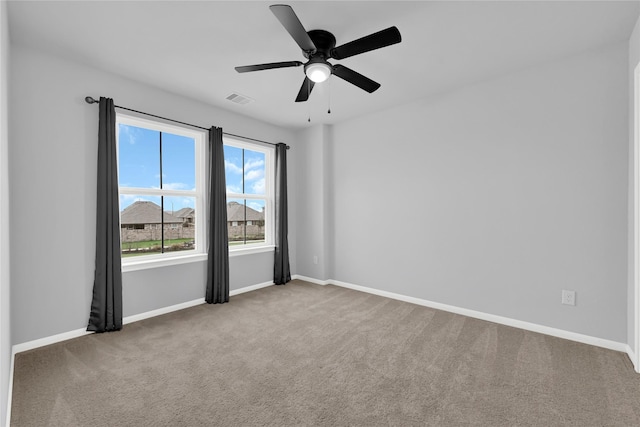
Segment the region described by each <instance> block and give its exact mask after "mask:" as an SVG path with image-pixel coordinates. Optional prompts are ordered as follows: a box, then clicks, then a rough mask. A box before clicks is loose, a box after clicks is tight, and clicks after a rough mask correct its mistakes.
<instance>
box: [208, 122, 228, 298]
mask: <svg viewBox="0 0 640 427" xmlns="http://www.w3.org/2000/svg"><path fill="white" fill-rule="evenodd" d="M209 189H210V195H209V258H208V260H207V294H206V297H205V300H206V301H207V302H208V303H209V304H219V303H225V302H229V236H228V232H227V184H226V180H225V176H224V147H223V145H222V128H217V127H212V128H211V129H210V130H209Z"/></svg>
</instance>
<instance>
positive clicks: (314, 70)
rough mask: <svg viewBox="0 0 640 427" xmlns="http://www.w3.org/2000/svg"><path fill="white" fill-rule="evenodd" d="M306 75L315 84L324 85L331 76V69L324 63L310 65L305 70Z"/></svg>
mask: <svg viewBox="0 0 640 427" xmlns="http://www.w3.org/2000/svg"><path fill="white" fill-rule="evenodd" d="M304 72H305V74H306V75H307V77H308V78H309V80H311V81H312V82H314V83H322V82H323V81H325V80H327V79H328V78H329V76H330V75H331V67H330V66H329V65H328V64H325V63H322V62H316V63H314V64H309V65H307V67H306V68H305V70H304Z"/></svg>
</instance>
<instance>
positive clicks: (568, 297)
mask: <svg viewBox="0 0 640 427" xmlns="http://www.w3.org/2000/svg"><path fill="white" fill-rule="evenodd" d="M562 303H563V304H565V305H576V291H567V290H563V291H562Z"/></svg>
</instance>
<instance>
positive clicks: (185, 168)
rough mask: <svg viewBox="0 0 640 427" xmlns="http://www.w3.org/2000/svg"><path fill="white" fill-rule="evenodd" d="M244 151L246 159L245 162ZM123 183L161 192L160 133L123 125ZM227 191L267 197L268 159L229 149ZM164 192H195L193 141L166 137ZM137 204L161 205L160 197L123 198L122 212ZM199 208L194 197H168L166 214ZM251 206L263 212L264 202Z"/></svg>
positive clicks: (163, 144)
mask: <svg viewBox="0 0 640 427" xmlns="http://www.w3.org/2000/svg"><path fill="white" fill-rule="evenodd" d="M243 151H244V159H243ZM119 157H120V158H119V159H118V162H119V174H120V175H119V181H120V186H121V187H136V188H160V132H158V131H154V130H149V129H143V128H139V127H135V126H129V125H124V124H120V125H119ZM224 157H225V162H224V163H225V176H226V181H227V191H229V192H234V193H242V192H243V181H244V192H245V193H246V194H256V195H259V194H265V176H264V171H265V155H264V154H263V153H259V152H256V151H251V150H242V149H241V148H237V147H231V146H227V145H225V147H224ZM162 188H168V189H173V190H194V189H195V142H194V141H193V139H190V138H187V137H184V136H179V135H173V134H170V133H165V132H163V133H162ZM136 200H148V201H151V202H154V203H156V204H158V205H160V197H153V196H143V195H132V194H122V195H120V210H123V209H124V208H126V207H127V206H129V205H130V204H132V203H133V202H135V201H136ZM172 204H173V210H174V211H178V210H179V209H181V208H183V207H192V208H195V199H193V198H191V197H170V198H169V197H165V206H164V209H165V211H169V212H170V211H171V206H172ZM247 205H248V206H250V207H252V208H253V209H256V210H261V209H262V207H263V206H264V202H262V201H259V200H255V201H254V200H247Z"/></svg>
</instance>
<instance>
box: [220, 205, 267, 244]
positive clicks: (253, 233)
mask: <svg viewBox="0 0 640 427" xmlns="http://www.w3.org/2000/svg"><path fill="white" fill-rule="evenodd" d="M227 224H228V227H227V228H228V230H229V240H230V241H234V240H235V241H237V240H244V239H245V236H246V240H264V210H263V211H262V212H258V211H257V210H255V209H252V208H250V207H249V206H245V205H242V204H240V203H238V202H229V203H227ZM245 233H246V235H245Z"/></svg>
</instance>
